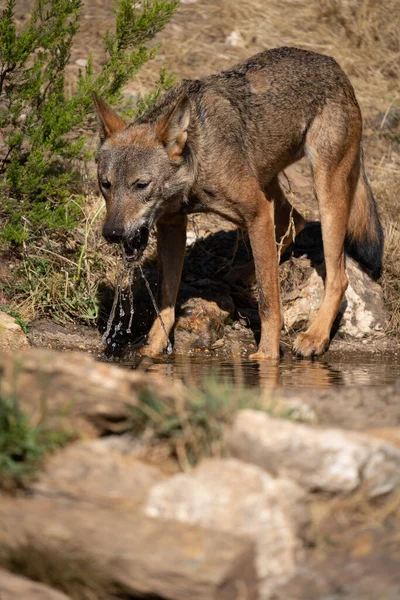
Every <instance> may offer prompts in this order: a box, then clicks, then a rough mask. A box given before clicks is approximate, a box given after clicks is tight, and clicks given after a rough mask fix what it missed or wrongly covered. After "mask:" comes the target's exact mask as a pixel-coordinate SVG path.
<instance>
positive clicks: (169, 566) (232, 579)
mask: <svg viewBox="0 0 400 600" xmlns="http://www.w3.org/2000/svg"><path fill="white" fill-rule="evenodd" d="M28 540H29V544H30V545H31V546H34V545H35V544H38V545H40V547H41V548H43V545H44V544H46V547H48V548H49V549H50V550H51V548H56V549H58V550H59V551H63V550H69V551H71V550H72V549H74V548H78V549H79V552H80V553H81V555H82V556H84V557H85V558H86V559H87V560H90V562H91V563H92V564H93V566H95V567H96V568H98V569H100V570H102V571H103V572H104V575H105V576H106V577H109V578H110V579H111V580H112V581H114V582H115V583H116V584H119V585H120V586H121V587H122V589H123V590H124V591H125V593H126V595H127V596H129V595H135V594H143V595H146V594H147V595H156V596H161V597H162V598H165V599H166V600H187V599H188V598H191V599H193V600H232V599H233V598H237V597H239V596H238V594H241V595H240V598H243V599H244V600H256V598H257V597H258V596H257V588H256V574H255V570H254V547H253V544H252V542H251V541H249V540H247V539H246V538H243V537H239V536H233V535H229V534H228V533H221V532H218V531H210V530H206V529H203V528H201V527H197V526H195V525H188V524H182V523H178V522H173V521H165V520H158V519H149V518H146V517H145V516H143V515H142V514H140V515H139V514H137V513H135V512H132V511H129V510H125V509H124V508H123V507H121V506H118V507H116V509H114V510H113V509H112V508H110V507H107V509H104V508H99V507H97V508H96V509H94V508H93V507H92V506H88V505H87V504H86V503H76V502H73V503H71V502H67V501H65V502H61V501H59V502H55V501H50V500H49V499H43V498H40V499H38V498H33V499H29V500H27V499H22V498H14V499H6V498H2V499H1V501H0V544H7V545H9V546H11V547H18V546H19V545H22V544H24V543H27V541H28Z"/></svg>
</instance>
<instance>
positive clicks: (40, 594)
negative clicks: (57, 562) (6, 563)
mask: <svg viewBox="0 0 400 600" xmlns="http://www.w3.org/2000/svg"><path fill="white" fill-rule="evenodd" d="M0 598H1V600H70V599H69V596H65V594H62V593H61V592H57V591H56V590H53V589H52V588H49V587H47V585H42V584H41V583H36V582H34V581H30V580H29V579H26V578H25V577H19V576H17V575H13V574H12V573H8V572H7V571H4V570H3V569H0Z"/></svg>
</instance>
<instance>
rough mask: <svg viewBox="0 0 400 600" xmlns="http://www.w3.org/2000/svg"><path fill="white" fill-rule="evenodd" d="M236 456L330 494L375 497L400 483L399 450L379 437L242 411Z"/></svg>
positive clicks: (231, 439)
mask: <svg viewBox="0 0 400 600" xmlns="http://www.w3.org/2000/svg"><path fill="white" fill-rule="evenodd" d="M228 446H229V449H230V450H231V452H232V453H233V455H234V456H236V457H238V458H240V459H241V460H245V461H248V462H251V463H254V464H255V465H258V466H260V467H262V468H263V469H265V470H266V471H268V472H270V473H274V474H275V475H278V476H282V477H288V478H290V479H292V480H294V481H296V482H297V483H298V484H300V485H301V486H302V487H303V488H305V489H307V490H310V491H316V490H321V491H325V492H330V493H345V492H352V491H354V490H356V489H357V488H359V487H361V486H362V488H363V489H364V490H365V492H366V494H367V496H369V497H375V496H380V495H382V494H386V493H388V492H391V491H393V490H394V489H395V488H396V487H397V486H398V485H399V484H400V450H399V449H398V448H395V447H394V446H391V445H390V444H387V443H385V442H383V441H382V440H379V439H378V438H375V437H372V436H369V435H366V434H362V433H355V432H350V431H343V430H340V429H328V428H326V429H323V428H316V427H312V426H309V425H302V424H299V423H293V422H290V421H285V420H277V419H273V418H271V417H269V416H268V415H267V414H266V413H263V412H260V411H254V410H243V411H240V412H239V413H238V415H237V417H236V420H235V423H234V426H233V428H232V430H231V432H230V433H229V434H228Z"/></svg>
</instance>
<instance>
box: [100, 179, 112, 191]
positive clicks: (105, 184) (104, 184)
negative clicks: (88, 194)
mask: <svg viewBox="0 0 400 600" xmlns="http://www.w3.org/2000/svg"><path fill="white" fill-rule="evenodd" d="M101 187H102V188H103V189H105V190H109V189H110V187H111V183H110V182H109V181H108V179H102V180H101Z"/></svg>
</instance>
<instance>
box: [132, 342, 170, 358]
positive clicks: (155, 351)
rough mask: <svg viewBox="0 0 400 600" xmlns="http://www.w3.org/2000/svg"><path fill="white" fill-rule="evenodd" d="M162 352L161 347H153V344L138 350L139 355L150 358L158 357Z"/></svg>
mask: <svg viewBox="0 0 400 600" xmlns="http://www.w3.org/2000/svg"><path fill="white" fill-rule="evenodd" d="M163 351H164V348H163V346H162V344H161V345H153V344H146V345H145V346H142V347H141V348H140V349H139V350H138V354H141V355H142V356H149V357H150V358H154V357H155V356H160V354H162V353H163Z"/></svg>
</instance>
